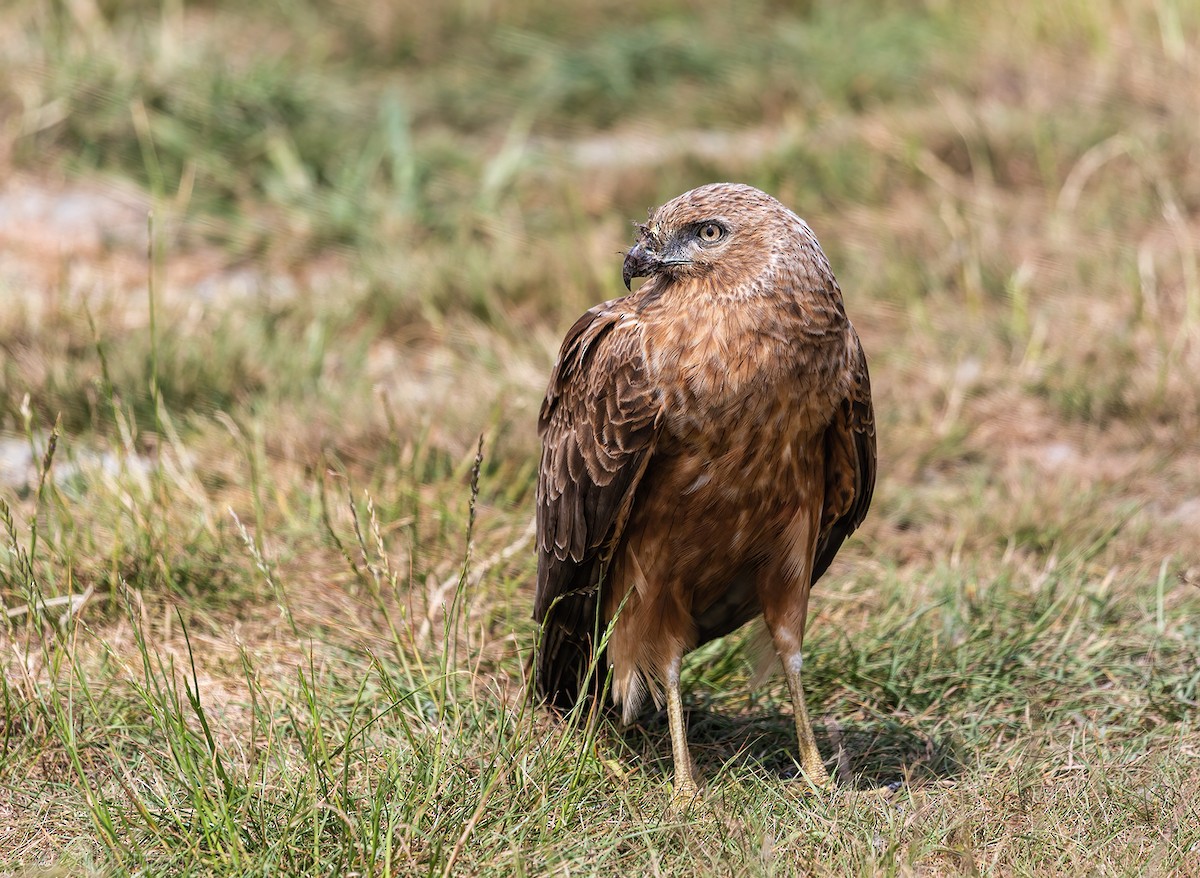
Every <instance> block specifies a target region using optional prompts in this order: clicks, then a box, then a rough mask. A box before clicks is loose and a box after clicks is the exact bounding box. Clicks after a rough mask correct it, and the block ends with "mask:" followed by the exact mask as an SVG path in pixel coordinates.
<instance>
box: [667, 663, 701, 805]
mask: <svg viewBox="0 0 1200 878" xmlns="http://www.w3.org/2000/svg"><path fill="white" fill-rule="evenodd" d="M681 664H682V657H676V658H675V659H673V660H672V661H671V664H670V667H669V668H668V669H667V725H668V726H670V729H671V755H672V757H673V758H674V762H675V790H674V793H673V794H672V796H671V804H672V805H673V806H674V807H676V808H686V807H687V806H688V805H690V804H691V802H692V801H693V800H694V799H695V798H696V794H697V793H698V792H699V788H698V787H697V786H696V779H695V778H694V777H693V776H692V755H691V753H690V752H688V744H687V728H686V726H684V724H683V699H682V698H681V697H680V695H679V668H680V665H681Z"/></svg>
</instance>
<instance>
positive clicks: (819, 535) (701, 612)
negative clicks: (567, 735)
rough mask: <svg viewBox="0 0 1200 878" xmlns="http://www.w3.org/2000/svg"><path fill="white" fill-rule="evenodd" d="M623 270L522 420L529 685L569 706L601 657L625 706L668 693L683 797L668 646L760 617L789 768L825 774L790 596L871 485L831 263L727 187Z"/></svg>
mask: <svg viewBox="0 0 1200 878" xmlns="http://www.w3.org/2000/svg"><path fill="white" fill-rule="evenodd" d="M622 276H623V278H624V280H625V285H626V287H628V286H629V282H630V280H631V279H632V278H634V277H646V278H648V281H647V282H646V283H644V284H643V285H642V286H641V287H640V288H639V289H638V290H637V292H635V293H632V294H631V295H628V296H624V297H622V298H619V299H613V300H612V301H609V302H605V303H603V304H600V305H597V306H595V307H594V308H592V309H591V310H590V311H588V312H587V313H586V314H584V315H583V317H581V318H580V319H579V320H578V321H577V322H576V323H575V325H574V326H572V327H571V330H570V331H569V332H568V333H567V336H566V339H565V340H564V341H563V345H562V349H561V351H560V352H559V355H558V361H557V362H556V363H555V365H554V370H553V372H552V373H551V375H550V386H549V388H548V389H547V391H546V399H545V401H544V402H543V404H542V409H541V416H540V419H539V423H538V431H539V434H540V435H541V437H542V458H541V468H540V471H539V475H538V489H537V549H538V578H537V595H536V599H535V605H534V617H535V618H536V619H537V620H538V621H540V622H542V623H543V633H542V639H541V641H540V643H539V645H538V649H537V654H536V656H535V659H534V675H535V680H536V685H537V688H538V691H539V693H540V694H541V696H542V697H543V698H545V699H546V700H547V701H548V702H550V703H551V704H554V705H556V706H559V707H562V708H569V707H570V706H571V705H572V704H574V703H575V702H576V701H577V700H578V699H579V698H580V697H586V696H588V695H589V694H593V693H595V692H597V691H598V690H599V688H600V687H599V683H602V682H603V680H604V678H605V677H606V676H607V672H608V669H609V668H611V670H612V697H613V700H614V701H615V702H616V704H617V705H618V706H619V707H620V708H621V710H622V714H623V718H624V720H625V721H626V722H629V721H631V720H632V719H633V718H634V717H635V716H636V714H637V713H638V711H639V709H640V708H641V707H642V705H643V703H644V701H645V698H646V696H647V695H649V696H650V697H652V698H653V699H654V701H655V703H656V704H659V705H661V704H662V702H663V700H664V696H665V701H666V706H667V718H668V721H669V724H670V731H671V747H672V754H673V756H674V764H675V798H676V800H677V801H679V800H686V799H689V798H690V797H692V796H694V795H695V793H696V790H697V787H696V781H695V778H694V776H693V770H692V762H691V759H690V756H689V753H688V748H687V733H686V729H685V727H684V722H683V708H682V703H681V701H680V694H679V669H680V662H681V660H682V658H683V656H684V654H685V653H687V652H688V651H690V650H693V649H695V648H696V647H697V646H699V645H700V644H703V643H705V642H707V641H709V640H712V639H713V638H716V637H721V636H723V635H725V634H728V633H729V632H731V631H733V630H734V629H735V628H737V627H739V626H740V625H742V624H744V623H745V622H748V621H749V620H751V619H753V618H755V617H756V616H758V615H760V614H761V615H762V616H763V617H764V619H765V621H766V624H767V627H768V629H769V630H770V633H771V637H772V640H773V642H774V645H775V648H776V651H777V652H778V654H779V657H780V659H781V660H782V662H783V667H784V671H785V673H786V675H787V682H788V688H789V690H790V692H791V697H792V703H793V705H794V708H795V718H796V734H797V737H798V740H799V749H800V765H801V767H802V768H803V770H804V772H805V774H806V775H807V776H808V778H809V779H810V780H811V781H813V782H814V783H817V784H820V785H826V784H828V783H829V775H828V773H827V772H826V770H825V766H824V764H823V763H822V760H821V756H820V753H819V752H818V750H817V747H816V743H815V741H814V738H813V733H812V727H811V724H810V723H809V719H808V711H807V710H806V708H805V705H804V689H803V687H802V685H801V680H800V668H801V664H802V662H801V645H802V643H803V640H804V625H805V619H806V616H807V614H808V596H809V591H810V590H811V588H812V585H813V583H814V582H816V580H817V579H818V578H819V577H820V576H821V574H823V573H824V572H825V570H826V568H828V567H829V563H830V562H831V561H832V560H833V556H834V555H835V554H837V551H838V549H839V547H840V546H841V545H842V542H843V541H844V540H845V539H846V537H847V536H849V535H850V534H851V533H852V532H853V531H854V529H855V528H856V527H858V525H859V524H860V523H861V522H862V520H863V517H864V516H865V515H866V512H867V506H868V505H869V504H870V502H871V492H872V490H873V488H874V485H875V418H874V412H873V411H872V408H871V388H870V383H869V380H868V377H867V361H866V358H865V356H864V354H863V350H862V346H861V345H860V343H859V340H858V335H857V334H856V333H855V331H854V327H853V326H851V325H850V321H849V320H848V319H847V317H846V312H845V309H844V308H843V305H842V294H841V291H840V290H839V288H838V285H837V281H836V280H834V276H833V272H832V270H831V269H830V267H829V262H828V260H827V259H826V258H825V254H824V253H822V252H821V248H820V245H819V244H818V243H817V239H816V237H815V236H814V235H813V233H812V230H811V229H810V228H809V227H808V225H807V224H805V222H804V221H803V220H802V219H800V217H798V216H797V215H796V214H794V213H792V211H790V210H788V209H787V208H786V207H784V206H783V205H782V204H780V203H779V202H778V201H776V200H775V199H774V198H772V197H771V196H769V195H767V194H766V193H764V192H761V191H759V190H758V189H755V188H753V187H751V186H745V185H737V184H731V183H717V184H712V185H708V186H701V187H700V188H698V189H693V190H692V191H690V192H685V193H684V194H683V195H680V196H679V197H677V198H675V199H673V200H671V201H668V202H667V203H666V204H664V205H663V206H662V207H660V208H658V209H657V210H655V211H653V212H652V213H651V215H650V219H649V222H647V223H646V224H645V225H640V226H639V227H638V236H637V242H636V243H635V244H634V246H633V247H632V248H631V249H630V250H629V252H628V254H627V255H626V257H625V264H624V268H623V271H622ZM610 624H611V630H610V634H609V639H608V640H607V643H604V642H603V638H604V636H605V632H606V630H609V625H610ZM598 647H599V648H601V654H600V655H597V648H598ZM589 669H592V670H593V671H594V673H593V674H592V676H591V677H590V678H589ZM597 681H599V683H598V682H597ZM664 690H665V692H664Z"/></svg>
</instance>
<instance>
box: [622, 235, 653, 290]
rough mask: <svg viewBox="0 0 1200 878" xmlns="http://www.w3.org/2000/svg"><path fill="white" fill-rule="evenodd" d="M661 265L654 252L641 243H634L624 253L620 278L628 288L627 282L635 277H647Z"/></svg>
mask: <svg viewBox="0 0 1200 878" xmlns="http://www.w3.org/2000/svg"><path fill="white" fill-rule="evenodd" d="M661 267H662V262H661V261H659V258H658V256H657V255H656V254H654V253H652V252H651V251H650V250H647V249H646V247H645V246H643V245H642V244H641V243H637V244H634V245H633V246H632V247H630V248H629V252H628V253H626V254H625V263H624V264H623V265H622V266H621V280H623V281H625V289H627V290H628V289H630V286H629V282H630V281H632V280H633V279H634V278H635V277H649V276H650V275H652V274H654V273H655V272H656V271H658V269H660V268H661Z"/></svg>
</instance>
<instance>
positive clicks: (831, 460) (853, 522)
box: [812, 330, 875, 583]
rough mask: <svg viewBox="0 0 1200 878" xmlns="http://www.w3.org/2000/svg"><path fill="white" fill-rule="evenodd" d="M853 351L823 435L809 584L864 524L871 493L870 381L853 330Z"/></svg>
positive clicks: (872, 420)
mask: <svg viewBox="0 0 1200 878" xmlns="http://www.w3.org/2000/svg"><path fill="white" fill-rule="evenodd" d="M851 337H852V339H853V344H854V347H855V351H854V354H853V359H854V362H855V365H854V367H853V369H854V379H855V380H854V384H853V385H852V387H851V390H850V393H849V395H848V396H847V397H846V399H844V400H843V401H842V405H841V406H840V408H839V409H838V411H837V413H836V414H835V415H834V417H833V421H832V423H830V425H829V427H828V428H827V429H826V432H825V507H824V510H823V511H822V514H821V531H820V534H819V535H818V537H817V553H816V559H815V561H814V563H813V577H812V581H813V582H814V583H815V582H816V581H817V580H818V579H820V578H821V574H823V573H824V572H825V571H826V570H827V569H828V568H829V564H830V562H832V561H833V557H834V555H836V554H837V552H838V549H840V548H841V546H842V543H843V542H844V541H845V539H846V537H848V536H850V534H852V533H854V530H855V529H856V528H857V527H858V526H859V525H860V524H862V520H863V519H864V518H865V517H866V515H867V508H868V507H869V506H870V505H871V495H872V494H873V493H874V492H875V409H874V408H873V406H872V405H871V378H870V376H869V375H868V373H867V358H866V355H865V354H864V353H863V349H862V345H861V344H860V343H859V340H858V336H857V335H856V334H854V332H853V330H851Z"/></svg>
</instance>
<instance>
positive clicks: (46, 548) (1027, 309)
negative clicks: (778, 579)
mask: <svg viewBox="0 0 1200 878" xmlns="http://www.w3.org/2000/svg"><path fill="white" fill-rule="evenodd" d="M0 47H2V48H0V107H2V108H3V109H4V112H2V113H0V165H2V166H3V170H4V171H5V173H6V175H7V176H8V177H9V178H10V182H9V185H8V187H7V191H6V194H5V195H3V196H0V252H3V253H4V254H5V257H4V259H3V260H0V295H3V296H4V301H5V306H4V308H3V309H0V501H2V503H0V531H2V532H3V534H2V536H0V601H2V606H0V609H2V610H3V613H4V620H5V621H4V625H3V627H2V628H0V652H2V653H3V658H2V659H0V664H2V666H3V669H4V672H3V676H2V677H0V680H2V683H0V871H2V872H11V873H14V874H61V875H77V874H97V875H100V874H103V875H107V874H134V873H136V874H145V875H184V874H188V875H190V874H231V875H249V874H267V873H273V874H314V873H320V874H325V875H351V874H373V875H409V874H425V875H451V874H453V875H460V874H461V875H485V874H502V875H512V874H524V875H540V874H563V873H568V874H630V873H634V874H637V873H645V874H652V875H658V874H737V875H743V874H745V875H758V874H764V875H767V874H770V875H775V874H780V875H783V874H829V875H845V874H862V875H876V874H886V875H909V874H922V875H926V874H928V875H956V874H996V875H1008V874H1022V875H1049V874H1099V875H1127V874H1128V875H1132V874H1137V875H1145V874H1162V875H1196V874H1200V865H1198V864H1200V829H1198V828H1197V827H1200V812H1198V810H1197V805H1196V804H1195V803H1196V802H1197V801H1198V800H1200V728H1198V726H1197V716H1198V714H1197V707H1198V705H1200V645H1198V644H1200V627H1198V624H1197V622H1196V620H1197V619H1198V618H1200V590H1198V589H1200V538H1198V537H1197V534H1200V395H1198V393H1197V385H1196V382H1195V379H1194V376H1195V375H1196V374H1200V280H1198V277H1200V269H1198V268H1197V266H1198V264H1200V262H1198V260H1200V255H1198V251H1197V246H1196V241H1197V240H1200V172H1198V171H1197V167H1196V163H1195V162H1194V161H1192V157H1194V154H1195V152H1196V149H1197V135H1196V132H1195V125H1194V119H1195V116H1196V110H1197V107H1196V103H1195V99H1194V97H1193V95H1194V94H1200V66H1198V65H1200V16H1197V14H1196V11H1195V10H1194V9H1193V8H1192V6H1190V5H1188V4H1184V3H1173V2H1170V0H1156V2H1151V0H1120V2H1108V3H1077V2H1073V3H1066V4H1058V5H1054V6H1047V5H1045V4H1038V3H1033V2H1018V3H1016V4H1010V5H1009V8H1006V9H1005V10H999V9H996V10H991V9H989V8H987V7H986V5H982V6H981V5H976V4H958V3H910V2H887V3H871V4H868V3H858V2H852V3H842V4H829V3H806V4H796V5H792V6H786V5H783V4H777V3H767V2H763V3H747V4H742V5H739V7H738V11H737V13H736V18H735V17H734V13H733V12H732V11H731V10H730V9H727V8H724V7H720V6H719V5H708V6H705V7H703V8H691V7H686V6H684V5H682V4H677V3H673V2H667V0H661V2H658V0H655V2H651V3H642V4H631V3H628V2H627V0H606V2H603V3H598V4H590V5H589V6H588V7H587V8H586V9H585V8H582V7H576V6H573V5H571V4H559V3H555V4H551V3H547V2H544V0H504V2H501V3H493V4H482V5H481V4H443V5H442V6H438V7H436V8H434V7H431V6H430V5H429V4H419V5H418V4H415V3H408V2H403V3H397V4H382V3H377V2H374V0H351V2H346V3H338V4H323V3H315V2H308V0H276V2H272V3H265V4H257V5H251V6H250V7H248V8H247V7H246V5H245V4H235V3H228V2H224V0H209V2H199V0H196V2H185V0H164V2H149V0H143V2H127V3H115V2H98V3H92V4H88V3H82V4H80V3H72V4H60V3H32V2H31V3H17V4H9V5H8V6H6V7H5V8H4V9H3V10H2V11H0ZM1189 85H1190V86H1197V87H1189ZM713 179H739V180H744V181H747V182H750V183H755V184H758V185H761V186H764V187H766V188H768V189H770V190H771V191H772V192H774V193H775V194H777V195H778V196H779V197H780V198H782V199H783V200H784V201H785V202H786V203H788V204H789V205H791V206H793V207H795V208H796V209H797V210H798V211H799V212H801V213H802V214H803V215H804V216H805V217H806V218H807V219H808V220H809V221H810V223H811V224H812V225H813V227H814V228H815V229H816V231H817V233H818V235H819V236H820V237H821V240H822V242H823V243H824V245H825V249H826V250H827V252H828V253H829V255H830V258H831V260H832V262H833V264H834V267H835V270H836V271H837V273H838V276H839V279H840V281H841V283H842V286H843V288H844V290H845V291H846V297H847V308H848V311H849V313H850V314H851V316H852V318H853V319H854V321H855V324H856V326H858V328H859V330H860V334H861V335H862V336H863V339H864V343H865V345H866V347H867V350H868V352H869V354H870V359H871V369H872V378H873V382H874V386H875V397H876V401H877V410H878V417H879V435H880V453H881V463H880V474H881V476H880V483H879V487H878V489H877V494H876V498H875V502H874V505H873V508H872V510H871V514H870V516H869V517H868V519H867V521H866V523H865V525H864V527H863V529H862V530H861V531H860V533H859V534H858V535H857V536H856V537H855V538H854V539H853V540H852V541H851V543H850V544H849V545H848V546H847V547H846V549H844V550H843V556H842V559H841V560H839V561H838V562H837V564H836V565H835V567H834V568H833V569H832V570H831V572H830V574H829V576H828V577H827V578H826V579H824V580H822V583H821V585H820V587H819V594H818V595H817V596H815V597H814V605H813V606H814V613H815V616H814V618H813V619H812V620H811V623H810V628H809V637H808V641H807V644H806V645H807V650H806V669H808V676H807V681H808V682H807V686H808V690H809V691H808V698H809V706H810V710H811V711H812V712H813V714H814V717H816V723H817V727H818V728H817V731H818V738H819V744H820V746H821V749H822V752H823V753H825V754H827V755H828V757H829V758H830V760H831V762H833V763H836V767H837V774H838V775H839V777H840V779H841V785H840V788H839V790H838V791H837V792H835V793H833V794H831V795H815V794H813V793H812V792H811V791H810V790H808V789H807V788H806V787H805V785H804V784H803V782H802V781H801V780H800V779H798V778H797V776H796V773H797V769H796V765H795V762H794V760H793V757H792V751H793V749H794V746H795V743H794V732H793V731H792V727H791V721H790V717H788V715H787V710H788V709H789V708H788V706H787V699H786V691H785V688H786V687H785V686H784V685H783V682H782V680H781V679H778V678H774V679H769V680H767V681H765V682H761V683H754V682H752V680H753V678H754V664H755V644H754V637H753V632H739V633H737V634H735V635H733V636H731V637H729V638H726V639H725V640H724V641H723V642H720V643H716V644H712V645H710V646H708V647H706V648H704V649H703V650H701V651H700V652H699V653H697V654H696V655H695V656H693V658H692V659H690V660H689V662H688V664H687V665H686V667H685V678H686V679H685V691H686V692H687V700H686V702H685V705H686V708H687V710H688V716H689V737H690V741H691V744H692V747H693V751H694V753H695V755H696V757H697V760H698V762H699V763H700V766H701V769H702V772H703V774H704V776H705V778H706V780H707V787H706V790H705V794H704V801H703V802H702V803H701V804H700V805H699V806H698V807H697V808H696V809H694V810H693V811H692V812H691V813H690V814H688V815H686V816H681V815H676V814H672V813H671V812H670V811H669V810H668V807H667V804H668V801H669V781H670V744H669V739H668V737H667V733H666V723H665V719H664V718H663V717H661V716H655V715H647V716H645V717H643V718H642V719H641V721H640V722H639V723H638V724H636V725H634V726H633V727H631V728H629V729H622V728H619V727H617V726H615V725H613V724H612V723H611V722H610V721H609V720H608V719H606V718H601V719H599V720H598V721H594V722H593V721H592V719H593V718H589V717H586V716H572V717H568V718H566V719H565V720H559V719H555V718H553V717H551V716H549V715H547V714H546V713H545V712H543V711H542V710H540V709H538V708H537V707H536V706H535V705H533V704H532V703H531V702H530V701H529V699H528V696H527V691H526V687H525V683H526V679H525V673H526V671H525V668H526V661H527V659H528V656H529V650H530V649H531V646H532V644H533V642H534V640H535V637H536V631H535V627H534V625H533V623H532V621H531V620H530V619H529V609H530V605H531V582H532V578H533V574H534V559H533V555H532V549H531V546H530V544H529V534H528V522H529V520H530V518H531V507H532V502H533V490H534V484H535V479H536V462H537V440H536V436H535V435H534V429H533V425H534V423H535V421H536V411H537V406H538V404H539V402H540V398H541V392H542V390H543V389H544V382H545V379H546V376H547V374H548V372H549V368H550V364H551V362H552V358H553V355H554V353H555V349H556V346H557V343H558V341H559V339H560V338H561V336H562V334H563V332H564V331H565V329H566V327H567V326H568V325H569V324H570V322H571V321H573V320H574V318H575V317H576V316H577V315H578V314H579V313H580V312H581V311H582V310H583V309H584V308H586V307H588V306H589V305H590V304H592V303H594V302H596V301H599V300H601V299H604V298H608V297H611V296H613V295H616V294H617V293H618V292H620V288H619V279H618V267H619V255H618V254H619V251H620V249H621V248H622V247H623V246H624V245H626V244H627V242H628V238H629V229H630V226H629V221H630V220H637V219H641V217H642V216H643V215H644V212H645V210H646V208H647V207H649V206H651V205H653V204H657V203H659V202H661V201H663V200H664V199H665V198H667V197H670V196H671V195H674V194H676V193H678V192H679V191H682V190H683V189H685V188H687V187H689V186H692V185H696V184H699V183H702V182H707V181H710V180H713ZM147 212H152V213H153V222H152V224H151V226H150V228H149V230H147V224H146V213H147ZM148 235H149V236H150V238H151V239H152V240H153V243H154V246H153V247H151V248H149V250H150V253H151V254H152V257H151V258H147V250H148V248H147V236H148ZM148 276H152V278H153V283H152V284H148V283H147V277H148ZM481 437H482V445H481V444H480V440H481ZM897 779H904V780H906V781H907V783H906V785H905V786H904V788H903V789H902V790H901V791H900V793H899V794H898V795H897V796H895V797H894V798H893V799H891V800H889V801H882V800H879V799H875V798H872V797H870V796H868V795H866V794H865V793H864V790H865V788H867V787H870V786H872V785H877V784H879V783H885V782H890V781H893V780H897Z"/></svg>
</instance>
